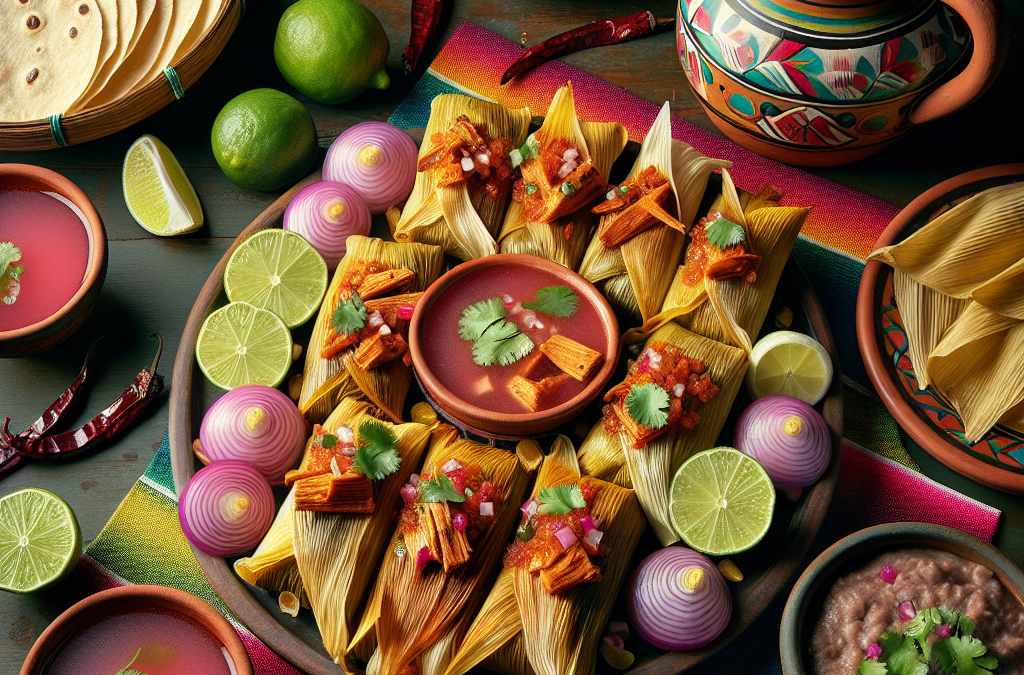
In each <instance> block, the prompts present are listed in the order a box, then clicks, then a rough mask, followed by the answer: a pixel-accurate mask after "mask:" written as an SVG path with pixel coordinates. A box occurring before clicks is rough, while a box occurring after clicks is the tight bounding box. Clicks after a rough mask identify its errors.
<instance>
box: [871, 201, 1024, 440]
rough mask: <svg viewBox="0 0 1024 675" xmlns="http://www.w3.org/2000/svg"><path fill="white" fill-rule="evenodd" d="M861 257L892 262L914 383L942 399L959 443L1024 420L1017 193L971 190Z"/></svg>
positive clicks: (1022, 229) (1023, 287)
mask: <svg viewBox="0 0 1024 675" xmlns="http://www.w3.org/2000/svg"><path fill="white" fill-rule="evenodd" d="M868 260H877V261H879V262H882V263H885V264H887V265H890V266H891V267H893V293H894V296H895V299H896V304H897V306H898V307H899V310H900V316H901V318H902V320H903V325H904V327H905V329H906V332H907V342H908V351H909V354H910V358H911V361H912V362H913V364H914V373H915V375H916V376H917V380H918V386H920V387H921V388H925V387H931V388H933V389H934V390H935V391H936V392H938V393H939V394H940V395H941V396H942V397H943V398H945V399H946V400H947V401H949V403H950V405H951V406H952V407H953V408H954V409H955V410H956V412H957V414H958V415H959V417H960V419H961V421H962V422H963V424H964V435H965V436H966V437H967V439H968V440H970V441H977V440H979V439H981V438H982V437H983V436H984V435H985V434H986V433H988V431H989V430H990V429H991V428H992V426H994V425H995V424H996V423H997V422H999V421H1001V420H1003V419H1005V420H1006V421H1007V422H1009V425H1010V426H1011V427H1012V428H1020V427H1021V426H1024V413H1021V412H1019V411H1018V406H1020V405H1021V402H1022V401H1024V189H1022V187H1021V186H1020V185H1019V184H1010V185H1004V186H1000V187H995V188H991V189H989V190H985V191H983V192H980V193H978V194H976V195H974V196H972V197H970V198H968V199H966V200H964V201H963V202H961V203H960V204H957V205H956V206H954V207H952V208H950V209H949V210H947V211H945V212H943V213H941V214H940V215H938V216H937V217H935V218H934V219H932V220H931V221H930V222H929V223H928V224H927V225H925V226H924V227H922V228H920V229H919V230H917V231H916V232H914V234H912V235H911V236H909V237H907V238H906V239H905V240H903V241H902V242H900V243H898V244H895V245H893V246H886V247H884V248H880V249H878V250H877V251H874V252H873V253H872V254H871V255H870V256H868Z"/></svg>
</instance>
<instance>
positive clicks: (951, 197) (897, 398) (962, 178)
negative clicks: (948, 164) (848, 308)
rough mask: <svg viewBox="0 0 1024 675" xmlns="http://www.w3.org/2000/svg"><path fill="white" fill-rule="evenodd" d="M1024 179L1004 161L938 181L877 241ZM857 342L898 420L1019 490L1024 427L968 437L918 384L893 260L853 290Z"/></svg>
mask: <svg viewBox="0 0 1024 675" xmlns="http://www.w3.org/2000/svg"><path fill="white" fill-rule="evenodd" d="M1015 181H1024V164H1003V165H1000V166H992V167H986V168H984V169H978V170H976V171H970V172H968V173H964V174H961V175H959V176H955V177H953V178H950V179H949V180H947V181H945V182H942V183H939V184H938V185H936V186H935V187H933V188H932V189H930V190H928V191H927V192H925V193H924V194H922V195H921V196H920V197H918V198H917V199H915V200H914V201H912V202H911V203H910V204H908V205H907V207H906V208H905V209H903V210H902V211H901V212H900V214H899V215H898V216H896V217H895V218H894V219H893V221H892V222H891V223H889V225H888V227H886V228H885V230H884V231H883V232H882V235H881V236H880V237H879V238H878V241H877V242H876V243H875V248H879V247H882V246H888V245H890V244H895V243H898V242H900V241H903V240H904V239H906V238H907V237H909V236H910V235H911V234H913V233H914V232H916V231H917V230H918V229H920V228H921V227H922V226H924V225H925V224H926V223H928V222H929V221H930V220H932V219H933V218H935V217H936V216H938V215H939V214H940V213H942V212H943V211H945V210H946V209H948V208H950V207H951V206H953V205H955V204H957V203H959V202H960V201H963V200H964V199H966V198H968V197H970V196H971V195H973V194H976V193H978V192H981V191H982V190H986V189H988V188H992V187H996V186H998V185H1004V184H1007V183H1011V182H1015ZM857 342H858V343H859V344H860V353H861V356H862V357H863V358H864V366H865V367H866V368H867V371H868V377H870V378H871V382H872V383H873V384H874V385H875V390H877V391H878V395H879V396H880V397H881V398H882V401H883V402H884V403H885V407H886V408H888V409H889V412H890V413H892V416H893V417H895V418H896V421H897V422H899V424H900V426H901V427H902V428H903V429H904V430H906V432H907V433H908V434H910V437H911V438H913V439H914V441H915V442H917V444H918V445H920V446H921V447H922V448H924V450H925V451H926V452H928V454H930V455H932V456H933V457H935V458H936V459H938V460H939V461H940V462H942V463H943V464H945V465H946V466H948V467H950V468H951V469H953V470H954V471H957V472H959V473H961V474H963V475H965V476H967V477H968V478H972V479H974V480H976V481H978V482H979V483H982V484H984V485H987V486H989V487H993V488H996V489H997V490H1003V491H1006V492H1012V493H1016V494H1024V434H1022V433H1020V432H1016V431H1013V430H1012V429H1008V428H1005V427H1002V426H999V425H997V426H995V427H994V428H993V429H992V430H991V431H990V432H989V433H988V434H987V435H986V436H985V437H984V438H982V439H981V440H980V441H978V442H977V443H975V444H973V445H968V444H967V443H966V442H965V440H964V436H963V432H964V426H963V423H962V422H961V421H960V419H959V417H957V414H956V412H954V411H953V409H952V406H950V405H949V404H948V403H947V402H946V401H944V400H943V399H942V398H941V397H940V396H939V395H938V394H937V393H935V392H933V391H932V390H931V389H923V390H922V389H920V388H918V386H917V379H916V378H915V377H914V371H913V364H912V363H911V362H910V357H909V355H908V354H907V353H906V344H907V341H906V332H905V331H904V330H903V325H902V318H901V316H900V313H899V307H897V306H896V302H895V299H894V297H893V291H892V268H891V267H889V266H887V265H883V264H882V263H879V262H869V263H867V264H866V265H865V266H864V274H863V275H862V276H861V279H860V289H859V291H858V293H857Z"/></svg>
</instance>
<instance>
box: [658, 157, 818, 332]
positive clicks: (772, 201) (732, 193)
mask: <svg viewBox="0 0 1024 675" xmlns="http://www.w3.org/2000/svg"><path fill="white" fill-rule="evenodd" d="M781 196H782V195H781V194H779V193H778V192H776V191H775V190H774V189H773V188H770V187H769V188H766V189H765V190H764V191H762V193H761V194H759V195H755V196H750V195H747V194H743V195H740V194H739V193H738V192H737V190H736V188H735V186H734V185H733V183H732V179H731V177H730V175H729V172H728V170H726V169H723V170H722V195H721V197H720V198H719V199H718V200H716V201H715V203H714V204H713V205H712V207H711V211H712V212H720V213H721V214H722V215H723V216H724V217H726V218H728V219H729V220H731V221H733V222H735V223H738V224H740V225H742V226H743V228H744V232H745V235H746V240H747V241H746V243H747V244H748V245H749V249H750V251H751V252H752V253H754V254H756V255H757V256H760V261H759V264H757V265H756V266H755V268H754V269H755V270H756V274H752V275H751V276H752V277H753V279H750V277H748V278H736V277H732V278H713V276H714V275H710V274H709V275H705V274H704V272H703V271H702V270H701V269H690V267H691V266H692V263H690V264H688V262H689V260H688V261H687V262H684V264H683V265H680V266H679V268H678V270H677V271H676V274H675V276H674V278H673V280H672V284H671V287H670V288H669V291H668V293H667V295H666V296H665V302H664V304H663V305H662V307H661V310H660V311H659V312H658V314H657V315H656V316H653V317H651V318H650V319H648V320H647V321H646V322H645V323H644V326H643V328H642V332H645V333H646V332H650V331H652V330H654V329H655V328H657V327H658V326H661V325H663V324H665V323H666V322H668V321H671V320H675V321H677V322H678V323H679V324H680V325H682V326H684V327H685V328H688V329H689V330H691V331H693V332H694V333H697V334H699V335H704V336H706V337H709V338H711V339H713V340H718V341H720V342H725V343H726V344H730V345H734V346H737V347H742V348H743V349H745V350H747V351H749V350H750V348H751V346H752V342H753V340H754V339H756V338H757V335H758V333H759V332H760V330H761V325H762V324H763V323H764V319H765V317H766V316H767V314H768V308H769V306H770V305H771V301H772V298H773V297H774V296H775V289H776V287H777V286H778V283H779V279H780V278H781V277H782V270H783V269H784V268H785V266H786V261H787V260H788V259H789V254H790V252H791V251H792V250H793V244H794V243H795V242H796V238H797V236H798V235H799V234H800V228H801V227H802V226H803V223H804V220H805V219H806V217H807V213H808V211H810V209H809V208H798V207H781V206H778V202H779V200H780V199H781ZM693 245H694V244H693V243H692V242H691V244H690V246H693ZM689 257H690V253H689V251H688V252H687V258H688V259H689ZM711 269H712V268H711V267H710V265H709V266H708V268H707V271H708V272H710V271H711ZM748 279H749V280H748Z"/></svg>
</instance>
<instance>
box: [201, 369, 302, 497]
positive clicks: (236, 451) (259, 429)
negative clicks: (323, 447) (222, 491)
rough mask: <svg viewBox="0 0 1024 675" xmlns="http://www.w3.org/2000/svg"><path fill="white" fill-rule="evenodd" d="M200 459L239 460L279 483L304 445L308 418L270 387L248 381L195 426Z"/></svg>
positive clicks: (210, 410)
mask: <svg viewBox="0 0 1024 675" xmlns="http://www.w3.org/2000/svg"><path fill="white" fill-rule="evenodd" d="M199 443H200V445H201V451H202V454H203V456H202V457H201V459H202V460H203V461H204V462H217V461H220V460H225V459H239V460H242V461H243V462H246V463H248V464H251V465H252V466H254V467H255V468H256V469H258V470H259V471H260V472H261V473H262V474H263V475H264V476H266V477H267V480H269V481H270V482H271V483H273V484H275V485H280V484H282V483H283V482H284V475H285V473H287V471H288V470H289V469H291V468H292V467H294V466H295V464H296V463H297V462H298V461H299V458H301V457H302V451H303V450H304V449H305V447H306V420H305V418H303V416H302V413H300V412H299V409H298V408H296V407H295V404H294V403H292V400H291V399H290V398H288V397H287V396H286V395H285V394H283V393H281V392H280V391H278V390H277V389H274V388H273V387H268V386H265V385H262V384H247V385H244V386H241V387H236V388H234V389H232V390H231V391H229V392H228V393H226V394H224V395H223V396H221V397H220V398H219V399H217V400H216V401H215V402H214V404H213V405H212V406H210V409H209V410H207V411H206V417H204V418H203V424H202V426H201V427H200V428H199Z"/></svg>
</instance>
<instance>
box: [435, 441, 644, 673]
mask: <svg viewBox="0 0 1024 675" xmlns="http://www.w3.org/2000/svg"><path fill="white" fill-rule="evenodd" d="M581 479H582V480H583V481H588V482H590V484H591V485H592V486H594V488H595V494H594V497H593V500H592V502H591V503H590V508H591V513H592V514H593V516H594V519H595V521H598V520H599V521H600V522H601V523H602V525H601V527H602V528H603V529H604V535H603V537H602V539H601V544H602V548H603V549H605V550H607V551H608V553H607V555H605V556H603V557H602V558H601V560H600V564H599V566H597V567H599V572H600V580H598V581H592V582H586V583H581V584H578V585H575V586H574V587H573V588H570V589H569V590H567V591H564V592H562V593H560V594H551V593H549V591H548V590H547V588H546V587H545V581H544V579H543V576H542V575H543V572H542V573H540V574H533V573H531V572H530V571H529V570H528V569H526V568H524V567H519V566H507V567H505V568H504V569H503V570H502V572H501V574H500V575H499V576H498V580H497V582H496V583H495V585H494V587H493V588H492V589H491V592H490V594H489V595H488V597H487V599H486V600H485V601H484V605H483V607H482V608H481V610H480V613H479V614H478V615H477V616H476V618H475V619H474V620H473V623H472V625H471V626H470V627H469V630H468V632H467V633H466V637H465V639H464V640H463V641H462V644H461V645H460V647H459V649H458V650H457V651H456V654H455V657H454V658H453V659H452V661H451V663H450V664H449V666H448V669H447V670H446V671H445V673H446V675H462V673H466V672H468V671H469V670H470V669H471V668H473V667H474V666H476V665H481V666H483V667H485V668H488V669H490V670H494V671H497V672H502V673H507V674H508V675H565V674H569V673H572V674H575V675H590V674H591V673H593V672H594V670H595V667H596V659H597V652H598V645H599V643H600V640H601V635H602V634H603V632H604V630H605V627H606V626H607V624H608V617H609V615H610V613H611V611H612V605H613V604H614V601H615V597H616V596H617V595H618V590H619V587H620V585H621V583H622V581H623V580H624V579H625V576H626V572H627V571H628V568H629V563H630V559H631V557H632V555H633V550H634V548H635V547H636V544H637V541H639V539H640V535H641V533H642V532H643V530H644V518H643V515H642V513H641V511H640V508H639V505H638V504H637V500H636V498H635V496H634V495H633V492H632V490H629V489H625V488H622V487H619V486H616V485H614V484H612V483H606V482H604V481H600V480H598V479H595V478H592V477H583V476H581V474H580V467H579V465H578V463H577V461H576V457H575V450H574V448H573V446H572V442H571V441H569V439H568V438H566V437H564V436H560V437H559V438H558V439H557V440H556V441H555V443H554V445H553V446H552V449H551V454H549V455H548V457H547V458H546V459H545V461H544V466H543V467H542V469H541V472H540V475H538V477H537V485H536V486H535V489H534V492H533V494H534V497H536V496H538V495H539V494H540V490H541V489H542V488H550V487H552V486H557V485H564V484H566V483H575V482H578V481H581ZM574 548H575V549H577V550H578V549H579V544H577V545H575V547H574ZM570 550H572V549H570ZM577 555H578V553H577ZM584 556H585V554H584ZM563 557H567V556H563ZM569 562H570V561H568V560H566V561H563V562H562V565H563V566H566V565H567V564H568V563H569ZM580 562H582V561H580ZM587 562H588V563H589V564H591V565H593V563H592V562H590V561H589V560H588V561H587ZM582 567H583V570H584V572H587V571H589V568H587V567H586V565H583V566H582ZM549 569H551V568H549Z"/></svg>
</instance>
